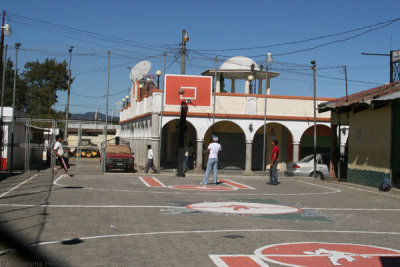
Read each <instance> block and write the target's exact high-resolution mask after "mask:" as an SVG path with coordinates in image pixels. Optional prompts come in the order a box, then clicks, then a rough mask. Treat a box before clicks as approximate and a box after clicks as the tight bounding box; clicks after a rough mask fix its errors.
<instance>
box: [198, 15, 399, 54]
mask: <svg viewBox="0 0 400 267" xmlns="http://www.w3.org/2000/svg"><path fill="white" fill-rule="evenodd" d="M399 20H400V17H398V18H395V19H391V20H387V21H384V22H379V23H375V24H371V25H367V26H362V27H358V28H354V29H351V30H347V31H344V32H339V33H333V34H328V35H322V36H318V37H313V38H309V39H304V40H299V41H291V42H285V43H277V44H270V45H262V46H254V47H241V48H225V49H196V51H197V52H208V51H216V52H217V51H219V52H226V51H241V50H255V49H265V48H272V47H279V46H285V45H293V44H300V43H306V42H311V41H316V40H320V39H326V38H330V37H334V36H340V35H345V34H349V33H352V32H357V31H360V30H363V29H367V28H372V27H376V26H380V25H383V27H386V26H389V25H390V24H392V23H394V22H397V21H399ZM264 56H265V55H264Z"/></svg>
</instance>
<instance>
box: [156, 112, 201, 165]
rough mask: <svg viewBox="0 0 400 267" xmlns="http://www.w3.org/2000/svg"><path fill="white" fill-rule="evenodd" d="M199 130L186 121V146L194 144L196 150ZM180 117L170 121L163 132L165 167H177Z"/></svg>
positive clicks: (163, 162)
mask: <svg viewBox="0 0 400 267" xmlns="http://www.w3.org/2000/svg"><path fill="white" fill-rule="evenodd" d="M196 137H197V132H196V129H195V127H194V126H193V125H192V124H191V123H190V122H188V121H186V135H185V146H187V145H188V144H189V143H191V144H192V147H193V148H194V150H196ZM178 139H179V119H176V120H172V121H170V122H168V123H167V124H166V125H165V126H164V127H163V128H162V133H161V163H160V166H161V167H164V168H177V166H178V146H179V140H178ZM195 152H196V151H195Z"/></svg>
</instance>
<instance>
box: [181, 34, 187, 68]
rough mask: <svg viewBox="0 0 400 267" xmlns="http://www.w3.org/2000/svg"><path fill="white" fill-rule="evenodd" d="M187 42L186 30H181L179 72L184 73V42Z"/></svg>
mask: <svg viewBox="0 0 400 267" xmlns="http://www.w3.org/2000/svg"><path fill="white" fill-rule="evenodd" d="M187 42H189V36H188V34H187V32H186V30H182V42H181V74H185V60H186V43H187Z"/></svg>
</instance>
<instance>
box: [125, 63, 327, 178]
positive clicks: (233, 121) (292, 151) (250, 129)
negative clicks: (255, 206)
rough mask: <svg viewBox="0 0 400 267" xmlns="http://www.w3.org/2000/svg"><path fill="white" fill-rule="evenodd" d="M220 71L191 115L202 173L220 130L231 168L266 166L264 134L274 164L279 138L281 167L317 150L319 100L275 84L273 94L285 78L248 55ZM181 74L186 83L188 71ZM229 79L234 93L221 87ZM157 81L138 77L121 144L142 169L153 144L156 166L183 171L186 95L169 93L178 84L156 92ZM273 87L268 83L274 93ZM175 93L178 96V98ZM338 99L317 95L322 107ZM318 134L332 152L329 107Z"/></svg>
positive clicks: (211, 73)
mask: <svg viewBox="0 0 400 267" xmlns="http://www.w3.org/2000/svg"><path fill="white" fill-rule="evenodd" d="M252 64H254V66H255V68H254V69H255V70H256V73H255V80H257V83H258V88H257V90H252V91H251V90H250V86H249V85H250V83H249V81H248V80H247V77H248V76H249V75H250V74H252V75H254V72H253V73H252V72H251V70H250V66H251V65H252ZM215 71H216V70H215V69H211V70H206V71H204V72H203V73H202V75H203V76H204V77H212V78H211V79H210V80H211V83H210V88H208V89H204V88H202V89H201V90H197V91H196V92H195V93H196V94H197V95H196V96H195V99H193V100H192V101H187V102H188V105H189V111H188V113H187V119H186V120H187V122H186V126H187V127H186V128H187V131H186V136H185V145H187V144H189V143H192V144H193V147H194V149H195V151H196V163H197V166H196V168H195V169H196V170H198V171H200V170H202V168H203V167H204V166H205V164H206V161H207V159H206V158H205V156H204V154H203V151H204V148H206V147H207V146H208V144H209V143H210V141H211V131H212V129H213V127H214V132H215V134H216V135H218V137H219V142H220V144H221V145H222V151H221V153H220V160H219V162H220V168H223V169H242V170H243V171H244V172H245V173H251V172H252V171H255V170H261V169H262V165H263V164H262V160H263V147H264V142H263V138H264V136H266V151H265V152H266V153H265V154H266V159H267V161H268V159H269V158H270V156H271V140H272V139H277V140H278V141H279V148H280V155H279V161H280V163H281V164H280V166H279V167H280V168H281V169H285V163H286V162H290V161H297V160H299V159H300V158H301V157H303V156H306V155H309V154H312V153H313V120H314V110H313V108H314V106H313V105H314V102H313V98H312V97H300V96H282V95H277V94H273V93H272V92H273V91H274V89H273V88H272V90H271V91H270V89H269V88H270V86H269V85H270V79H272V78H275V77H277V76H279V73H276V72H268V75H267V73H266V71H265V70H260V68H259V66H258V65H257V64H256V63H255V62H254V61H253V60H252V59H250V58H247V57H233V58H231V59H228V60H227V61H226V62H224V63H223V64H222V65H221V66H220V68H218V70H217V73H215ZM215 76H216V77H217V81H216V82H215V84H216V86H215V87H216V90H215V91H216V95H215V97H214V94H213V93H212V92H211V90H212V89H211V87H212V86H211V85H212V82H213V80H212V79H214V77H215ZM168 77H169V75H167V78H168ZM173 77H175V78H176V79H178V80H179V79H185V77H187V76H180V75H176V76H173ZM221 77H223V78H224V80H225V81H227V80H230V85H231V86H230V87H231V88H230V89H229V90H228V89H227V88H225V90H226V91H227V92H226V91H225V92H221V91H222V88H221V80H222V79H221ZM237 83H239V84H244V87H245V88H244V93H236V91H237V90H236V86H237ZM141 84H142V85H141ZM154 84H155V83H154ZM154 84H153V83H148V82H147V81H146V80H141V81H139V80H136V81H134V82H133V85H132V90H131V92H130V100H129V101H128V102H127V103H126V104H125V105H124V107H123V109H122V110H121V112H120V125H121V142H126V143H129V144H130V146H131V148H132V150H133V151H134V153H135V158H136V161H137V163H138V166H139V167H140V166H144V165H145V163H146V151H147V148H146V145H147V144H151V145H152V147H153V151H154V153H155V162H156V165H160V166H161V167H166V168H168V167H171V168H176V166H177V158H178V157H177V151H178V125H179V117H180V106H179V105H177V104H176V103H173V102H169V100H171V99H172V101H174V97H175V100H176V102H177V103H179V101H180V99H178V98H179V97H182V96H180V95H179V94H178V93H177V90H175V89H172V90H169V88H171V87H172V86H171V85H170V84H166V83H164V87H165V86H166V87H165V88H164V90H163V89H156V88H155V86H154ZM182 86H183V85H182ZM185 87H186V88H189V89H188V90H186V91H185V92H191V93H190V94H192V95H191V96H189V98H193V90H192V91H191V90H190V88H191V87H196V86H191V85H190V84H186V85H185ZM254 87H255V86H254ZM265 88H268V89H267V94H266V93H265V91H266V90H265ZM240 91H243V90H240ZM164 92H165V95H163V93H164ZM172 94H175V96H172V98H171V95H172ZM185 94H186V93H185ZM201 98H204V99H202V100H201ZM214 99H215V103H214ZM266 99H267V100H266ZM200 100H201V101H205V100H208V101H209V103H206V104H201V105H197V104H196V103H200V102H199V101H200ZM331 100H333V99H331V98H317V105H318V104H320V103H322V102H326V101H331ZM206 102H207V101H206ZM265 103H267V108H266V135H264V113H265ZM214 108H215V111H214ZM213 122H214V126H213ZM317 136H318V138H317V147H318V152H321V153H329V152H330V144H331V139H330V136H331V128H330V113H329V112H327V113H317ZM159 153H160V154H159ZM158 159H160V162H158ZM266 165H268V164H266Z"/></svg>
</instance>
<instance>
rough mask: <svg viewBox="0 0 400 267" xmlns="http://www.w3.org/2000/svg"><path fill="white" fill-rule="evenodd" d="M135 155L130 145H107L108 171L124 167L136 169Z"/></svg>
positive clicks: (131, 169)
mask: <svg viewBox="0 0 400 267" xmlns="http://www.w3.org/2000/svg"><path fill="white" fill-rule="evenodd" d="M134 166H135V157H134V156H133V153H132V152H131V148H130V147H129V146H128V145H107V147H106V171H109V170H113V169H122V170H125V171H132V172H133V171H134V170H135V168H134Z"/></svg>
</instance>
